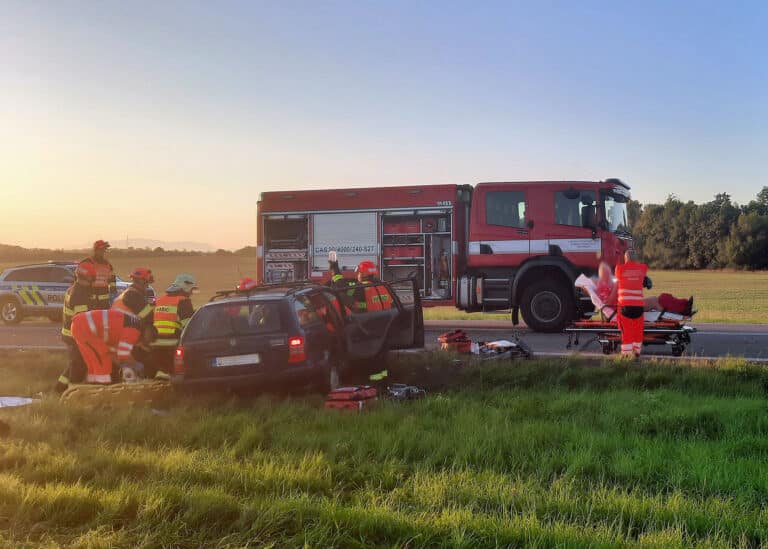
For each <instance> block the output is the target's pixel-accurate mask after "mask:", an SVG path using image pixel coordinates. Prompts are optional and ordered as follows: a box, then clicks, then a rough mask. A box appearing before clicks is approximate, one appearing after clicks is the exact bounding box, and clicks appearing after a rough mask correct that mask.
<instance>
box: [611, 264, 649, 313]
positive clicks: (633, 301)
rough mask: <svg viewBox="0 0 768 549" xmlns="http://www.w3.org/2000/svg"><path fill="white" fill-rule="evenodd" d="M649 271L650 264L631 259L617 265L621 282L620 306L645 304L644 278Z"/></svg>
mask: <svg viewBox="0 0 768 549" xmlns="http://www.w3.org/2000/svg"><path fill="white" fill-rule="evenodd" d="M647 273H648V265H646V264H644V263H635V262H634V261H629V262H627V263H624V264H622V265H618V266H617V267H616V278H618V284H619V299H618V301H619V307H642V306H643V280H645V275H646V274H647Z"/></svg>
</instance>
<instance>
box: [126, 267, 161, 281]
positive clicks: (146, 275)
mask: <svg viewBox="0 0 768 549" xmlns="http://www.w3.org/2000/svg"><path fill="white" fill-rule="evenodd" d="M128 276H129V277H130V278H131V280H144V281H146V283H147V284H152V283H153V282H154V281H155V277H154V276H152V271H151V270H150V269H147V268H146V267H136V268H135V269H134V270H133V271H132V272H131V274H130V275H128Z"/></svg>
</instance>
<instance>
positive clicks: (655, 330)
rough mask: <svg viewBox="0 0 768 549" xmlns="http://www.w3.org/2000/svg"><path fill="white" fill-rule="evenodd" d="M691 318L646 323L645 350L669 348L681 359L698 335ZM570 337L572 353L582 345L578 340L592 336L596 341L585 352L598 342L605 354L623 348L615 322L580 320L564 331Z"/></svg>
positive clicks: (591, 341)
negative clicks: (690, 320)
mask: <svg viewBox="0 0 768 549" xmlns="http://www.w3.org/2000/svg"><path fill="white" fill-rule="evenodd" d="M688 320H689V318H685V319H682V320H665V319H659V320H656V321H654V322H645V324H644V328H643V346H647V345H668V346H669V347H670V350H671V351H672V355H673V356H680V355H682V354H683V353H684V352H685V349H686V347H687V346H688V344H689V343H690V342H691V334H694V333H696V328H694V327H693V326H688V325H686V324H685V323H686V322H688ZM565 332H566V333H567V334H568V343H566V346H565V348H566V349H571V348H573V347H574V346H578V345H579V338H580V336H581V335H583V334H592V335H594V337H593V338H592V339H590V340H589V341H587V342H586V343H585V344H584V345H583V346H582V349H584V348H585V347H587V346H588V345H590V344H591V343H593V342H595V341H597V342H599V343H600V346H601V347H602V351H603V354H605V355H610V354H612V353H615V352H617V351H618V350H619V348H620V347H621V330H620V329H619V326H618V324H617V323H616V322H609V321H606V320H577V321H575V322H574V323H573V324H571V325H570V326H568V327H566V328H565Z"/></svg>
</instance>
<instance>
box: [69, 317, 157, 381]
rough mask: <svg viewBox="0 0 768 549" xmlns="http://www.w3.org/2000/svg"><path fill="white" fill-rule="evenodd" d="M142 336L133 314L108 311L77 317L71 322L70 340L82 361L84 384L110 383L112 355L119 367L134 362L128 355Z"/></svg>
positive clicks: (111, 379) (137, 321) (137, 320)
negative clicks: (73, 342)
mask: <svg viewBox="0 0 768 549" xmlns="http://www.w3.org/2000/svg"><path fill="white" fill-rule="evenodd" d="M141 336H142V332H141V322H140V321H139V319H138V317H136V316H135V315H132V314H128V313H124V312H121V311H118V310H116V309H109V310H94V311H88V312H85V313H81V314H79V315H76V316H75V317H74V318H73V319H72V338H73V339H74V340H75V343H76V344H77V346H78V348H79V349H80V353H81V354H82V356H83V361H84V362H85V366H86V369H87V374H86V378H85V382H86V383H96V384H101V385H108V384H110V383H112V382H113V379H115V378H113V368H112V358H113V355H114V357H115V358H116V360H117V363H118V365H119V366H120V367H123V366H128V365H130V364H131V363H133V362H135V361H134V360H133V358H132V355H131V353H132V351H133V350H134V346H135V345H136V344H137V343H138V342H139V339H140V338H141Z"/></svg>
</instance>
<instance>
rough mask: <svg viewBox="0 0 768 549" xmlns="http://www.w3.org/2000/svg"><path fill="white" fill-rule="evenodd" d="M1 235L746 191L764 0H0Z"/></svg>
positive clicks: (162, 235)
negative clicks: (509, 197) (488, 193)
mask: <svg viewBox="0 0 768 549" xmlns="http://www.w3.org/2000/svg"><path fill="white" fill-rule="evenodd" d="M0 10H1V11H0V13H2V17H0V243H5V244H18V245H23V246H29V247H31V246H35V247H68V246H80V245H83V244H85V243H88V242H91V241H93V240H95V239H96V238H112V239H124V238H125V237H126V235H128V236H129V237H132V238H152V239H159V240H167V241H197V242H206V243H209V244H210V245H212V246H214V247H222V248H230V249H235V248H239V247H241V246H244V245H247V244H253V243H254V242H255V241H256V203H257V201H258V197H259V193H260V192H263V191H269V190H277V189H291V190H295V189H303V188H317V189H322V188H330V187H334V188H338V187H351V186H384V185H422V184H423V185H427V184H438V183H460V184H465V183H476V182H480V181H505V180H506V181H514V180H546V179H558V180H562V179H565V180H602V179H605V178H608V177H619V178H621V179H622V180H624V181H626V182H627V183H629V184H630V185H631V186H632V193H633V197H634V198H636V199H638V200H640V201H641V202H645V203H648V202H660V201H663V200H664V199H665V198H666V196H667V195H669V194H670V193H675V194H676V195H677V196H678V197H680V198H681V199H683V200H694V201H696V202H704V201H707V200H710V199H711V198H712V197H713V196H714V194H715V193H718V192H728V193H730V194H731V196H732V197H733V199H734V200H736V201H737V202H740V203H744V202H747V201H749V200H751V199H752V198H754V196H755V195H756V194H757V192H758V191H759V190H760V189H761V188H762V187H763V186H764V185H768V177H766V169H765V163H764V159H765V157H766V152H768V56H767V55H766V52H768V33H766V32H765V29H766V28H768V3H766V2H762V1H755V2H749V1H736V2H725V1H722V2H707V1H696V2H686V1H676V2H652V1H651V2H594V1H590V0H584V1H580V2H570V1H563V2H552V1H541V2H538V1H536V2H534V1H531V2H517V1H508V0H505V1H493V0H486V1H483V2H474V1H466V2H458V1H451V0H441V1H437V0H434V1H429V2H426V1H414V0H409V1H398V0H387V1H379V2H372V1H366V0H358V1H348V2H336V1H311V0H305V1H294V0H279V1H278V0H276V1H271V2H266V1H247V2H246V1H243V2H227V1H217V2H194V1H178V2H176V1H171V0H164V1H162V2H143V1H131V2H122V1H121V2H111V1H103V2H92V1H87V2H72V1H66V0H57V1H52V2H44V1H34V2H29V1H26V0H19V1H15V0H0Z"/></svg>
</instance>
